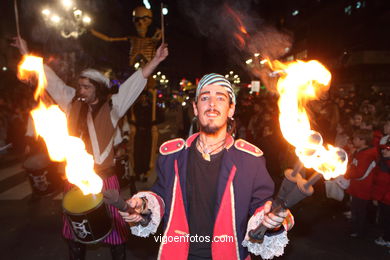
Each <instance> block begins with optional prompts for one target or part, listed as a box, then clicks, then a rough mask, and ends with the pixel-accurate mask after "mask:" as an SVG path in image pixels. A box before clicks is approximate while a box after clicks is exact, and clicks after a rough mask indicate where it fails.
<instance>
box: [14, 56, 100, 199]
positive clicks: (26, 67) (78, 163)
mask: <svg viewBox="0 0 390 260" xmlns="http://www.w3.org/2000/svg"><path fill="white" fill-rule="evenodd" d="M32 73H36V74H37V76H38V87H37V90H36V91H35V93H34V98H35V99H38V98H39V97H41V95H42V94H43V93H44V92H43V91H44V89H45V86H46V84H47V81H46V77H45V73H44V70H43V59H42V58H41V57H36V56H30V55H25V56H24V57H23V60H22V62H21V63H20V65H19V66H18V76H19V78H20V79H28V78H29V76H31V74H32ZM31 116H32V118H33V120H34V125H35V130H36V133H37V134H38V135H40V136H42V138H43V139H44V140H45V143H46V146H47V149H48V152H49V156H50V159H51V160H53V161H57V162H64V161H65V162H66V167H65V171H66V177H67V179H68V181H69V182H70V183H73V184H75V185H76V186H78V187H79V188H80V189H81V190H82V192H83V194H84V195H87V194H90V193H92V194H97V193H99V192H101V190H102V187H103V181H102V179H101V178H100V177H99V176H98V175H97V174H96V173H95V171H94V168H93V167H94V160H93V157H92V155H90V154H88V153H87V151H86V150H85V145H84V143H83V141H82V140H81V139H80V138H77V137H74V136H70V135H69V132H68V128H67V125H68V124H67V119H66V115H65V113H64V112H62V111H61V109H60V108H59V107H58V106H57V105H51V106H49V107H48V106H46V105H45V104H44V102H42V99H41V100H40V102H39V104H38V106H37V107H36V108H35V109H33V110H32V111H31Z"/></svg>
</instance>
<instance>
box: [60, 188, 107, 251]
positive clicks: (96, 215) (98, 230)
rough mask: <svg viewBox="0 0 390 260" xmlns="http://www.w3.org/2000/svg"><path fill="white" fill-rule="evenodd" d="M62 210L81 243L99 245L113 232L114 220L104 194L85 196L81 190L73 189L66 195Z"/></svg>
mask: <svg viewBox="0 0 390 260" xmlns="http://www.w3.org/2000/svg"><path fill="white" fill-rule="evenodd" d="M62 208H63V210H64V214H65V216H66V217H67V219H68V221H69V225H70V227H71V230H72V232H73V235H74V237H75V238H76V240H77V241H78V242H80V243H83V244H94V243H98V242H100V241H101V240H103V239H104V238H105V237H106V236H108V235H109V234H110V232H111V230H112V224H113V222H112V218H111V215H110V212H109V210H108V208H107V206H106V204H105V203H104V202H103V194H102V193H99V194H89V195H84V194H83V193H82V191H81V190H80V189H79V188H77V187H73V188H72V189H70V190H69V191H68V192H67V193H66V194H65V195H64V199H63V201H62Z"/></svg>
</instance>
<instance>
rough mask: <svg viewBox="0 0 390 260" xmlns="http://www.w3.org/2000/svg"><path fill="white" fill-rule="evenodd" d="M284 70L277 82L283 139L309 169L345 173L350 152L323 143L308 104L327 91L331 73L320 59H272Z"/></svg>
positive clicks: (327, 175)
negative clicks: (289, 61) (283, 61)
mask: <svg viewBox="0 0 390 260" xmlns="http://www.w3.org/2000/svg"><path fill="white" fill-rule="evenodd" d="M272 65H273V66H274V68H273V69H276V70H278V71H279V70H280V71H282V72H283V73H282V75H281V77H280V78H279V80H278V83H277V90H278V92H279V95H280V97H279V101H278V105H279V111H280V114H279V122H280V128H281V131H282V134H283V136H284V138H285V139H286V140H287V141H288V142H289V143H290V144H291V145H293V146H294V147H295V148H296V154H297V156H298V157H299V159H300V160H301V162H302V163H303V164H304V166H305V167H306V168H313V169H315V170H316V171H317V172H319V173H321V174H323V175H324V178H326V179H330V178H334V177H337V176H338V175H340V174H344V173H345V171H346V167H347V155H346V153H345V151H344V150H343V149H340V148H338V147H333V146H331V145H328V146H327V148H325V147H324V145H323V140H322V136H321V135H320V134H319V133H318V132H315V131H313V130H312V129H311V127H310V120H309V116H308V114H307V112H306V109H305V104H306V102H307V101H309V100H314V99H316V98H317V97H318V95H319V94H320V93H322V92H324V91H327V90H328V85H329V82H330V80H331V74H330V72H329V71H328V70H327V69H326V68H325V67H324V66H323V65H322V64H321V63H319V62H318V61H315V60H312V61H308V62H304V61H299V60H298V61H295V62H292V63H289V64H283V63H281V62H277V61H276V62H273V64H272Z"/></svg>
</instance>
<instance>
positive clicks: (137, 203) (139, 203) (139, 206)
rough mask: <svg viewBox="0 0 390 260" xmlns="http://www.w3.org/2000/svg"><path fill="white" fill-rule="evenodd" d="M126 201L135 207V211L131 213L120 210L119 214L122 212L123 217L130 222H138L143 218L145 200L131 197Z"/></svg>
mask: <svg viewBox="0 0 390 260" xmlns="http://www.w3.org/2000/svg"><path fill="white" fill-rule="evenodd" d="M126 203H127V204H128V205H129V206H130V207H131V208H133V209H134V211H135V212H133V213H131V214H130V213H129V212H123V211H119V214H121V216H122V218H123V219H124V220H125V221H126V222H128V223H129V224H137V223H138V222H140V221H141V220H142V219H143V217H142V216H141V213H142V210H143V208H144V205H143V203H144V201H143V200H142V199H140V198H131V199H129V200H127V201H126Z"/></svg>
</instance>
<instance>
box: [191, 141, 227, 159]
mask: <svg viewBox="0 0 390 260" xmlns="http://www.w3.org/2000/svg"><path fill="white" fill-rule="evenodd" d="M225 141H226V137H225V138H224V139H223V140H221V141H219V142H217V143H215V144H212V145H205V144H204V143H203V142H202V140H201V139H200V137H199V138H198V142H197V145H198V147H199V149H200V151H201V153H202V157H203V159H205V160H206V161H210V159H211V157H210V155H211V154H212V153H214V152H215V151H217V150H218V149H220V148H221V147H225ZM215 146H216V147H215ZM214 147H215V148H214Z"/></svg>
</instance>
